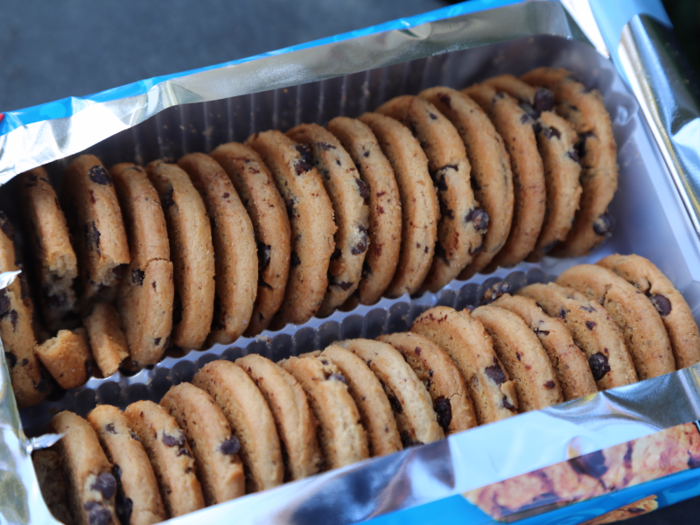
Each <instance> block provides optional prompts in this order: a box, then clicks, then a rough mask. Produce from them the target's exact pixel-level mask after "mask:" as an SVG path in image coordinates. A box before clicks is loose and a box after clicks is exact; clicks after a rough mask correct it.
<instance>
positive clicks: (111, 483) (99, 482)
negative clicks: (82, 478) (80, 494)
mask: <svg viewBox="0 0 700 525" xmlns="http://www.w3.org/2000/svg"><path fill="white" fill-rule="evenodd" d="M90 488H91V489H92V490H96V491H97V492H99V493H100V494H102V497H103V498H104V499H109V498H111V497H112V496H114V492H115V491H116V490H117V480H115V479H114V476H113V475H112V474H111V473H109V472H103V473H102V474H100V475H99V476H97V479H96V480H95V482H94V483H93V484H92V486H91V487H90Z"/></svg>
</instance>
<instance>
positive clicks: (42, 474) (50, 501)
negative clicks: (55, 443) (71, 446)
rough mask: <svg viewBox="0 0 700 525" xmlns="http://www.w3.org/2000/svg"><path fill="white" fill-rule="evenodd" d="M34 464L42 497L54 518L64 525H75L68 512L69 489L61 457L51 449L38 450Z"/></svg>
mask: <svg viewBox="0 0 700 525" xmlns="http://www.w3.org/2000/svg"><path fill="white" fill-rule="evenodd" d="M32 463H33V465H34V471H35V472H36V478H37V481H38V482H39V488H40V489H41V497H42V498H44V502H45V503H46V506H47V507H48V508H49V511H50V512H51V514H52V515H53V517H54V518H56V519H57V520H59V521H60V522H61V523H63V524H64V525H73V517H72V516H71V515H70V511H69V510H68V489H67V487H66V480H65V478H64V477H63V471H62V470H61V456H59V455H58V452H56V451H55V450H51V449H42V450H36V451H35V452H34V453H33V454H32Z"/></svg>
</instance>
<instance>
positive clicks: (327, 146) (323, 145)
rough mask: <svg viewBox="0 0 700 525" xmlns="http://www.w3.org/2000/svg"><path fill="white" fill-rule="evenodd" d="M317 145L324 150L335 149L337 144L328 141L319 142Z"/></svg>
mask: <svg viewBox="0 0 700 525" xmlns="http://www.w3.org/2000/svg"><path fill="white" fill-rule="evenodd" d="M316 146H318V149H320V150H323V151H329V150H332V149H335V146H334V145H333V144H328V143H327V142H317V143H316Z"/></svg>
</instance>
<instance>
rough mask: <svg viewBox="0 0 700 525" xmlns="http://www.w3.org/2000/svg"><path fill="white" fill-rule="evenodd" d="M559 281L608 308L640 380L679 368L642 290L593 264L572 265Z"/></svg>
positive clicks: (666, 337) (658, 319)
mask: <svg viewBox="0 0 700 525" xmlns="http://www.w3.org/2000/svg"><path fill="white" fill-rule="evenodd" d="M557 284H559V285H561V286H568V287H570V288H573V289H574V290H578V291H579V292H581V293H582V294H583V295H585V296H586V297H587V298H588V299H590V300H592V301H595V302H597V303H599V304H600V305H601V306H603V307H604V308H605V309H606V310H607V311H608V313H609V314H610V317H611V318H612V319H613V321H615V323H616V324H617V326H618V327H619V328H620V330H621V331H622V334H623V335H624V337H625V344H626V346H627V350H628V351H629V353H630V355H631V356H632V361H634V366H635V368H636V370H637V376H638V377H639V379H648V378H650V377H657V376H660V375H663V374H668V373H669V372H673V371H674V370H676V363H675V360H674V358H673V350H672V349H671V342H670V341H669V339H668V334H667V333H666V329H665V328H664V324H663V321H662V320H661V316H660V315H659V312H657V311H656V308H654V305H653V304H652V302H651V301H650V300H649V299H648V298H647V297H646V296H645V295H644V294H643V293H642V292H641V291H640V290H638V289H637V288H635V287H634V286H633V285H631V284H630V283H628V282H627V281H625V280H624V279H623V278H622V277H618V276H617V275H615V274H614V273H613V272H612V271H610V270H608V269H607V268H604V267H602V266H597V265H594V264H579V265H577V266H574V267H573V268H569V269H568V270H566V271H564V272H563V273H562V274H561V275H560V276H559V278H558V279H557Z"/></svg>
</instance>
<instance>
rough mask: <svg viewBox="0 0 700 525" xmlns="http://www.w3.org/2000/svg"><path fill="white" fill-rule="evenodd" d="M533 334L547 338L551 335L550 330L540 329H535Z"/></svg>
mask: <svg viewBox="0 0 700 525" xmlns="http://www.w3.org/2000/svg"><path fill="white" fill-rule="evenodd" d="M533 332H535V335H537V336H540V335H542V336H547V335H549V330H539V329H537V328H535V329H534V330H533Z"/></svg>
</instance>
